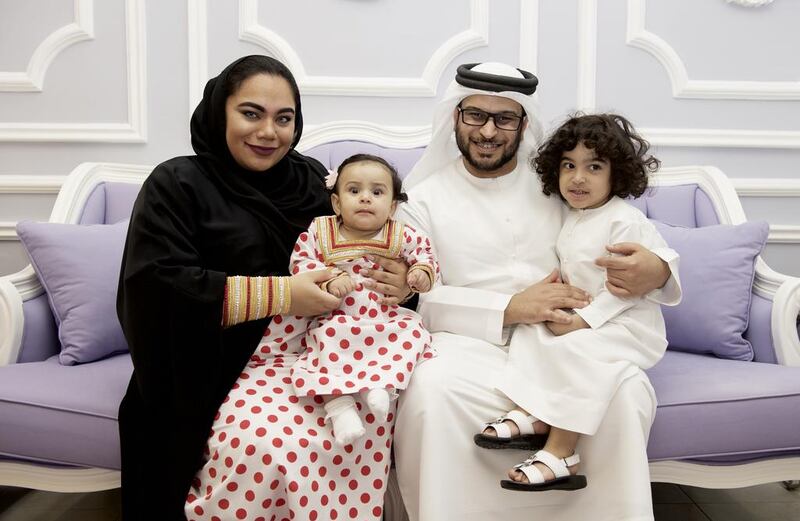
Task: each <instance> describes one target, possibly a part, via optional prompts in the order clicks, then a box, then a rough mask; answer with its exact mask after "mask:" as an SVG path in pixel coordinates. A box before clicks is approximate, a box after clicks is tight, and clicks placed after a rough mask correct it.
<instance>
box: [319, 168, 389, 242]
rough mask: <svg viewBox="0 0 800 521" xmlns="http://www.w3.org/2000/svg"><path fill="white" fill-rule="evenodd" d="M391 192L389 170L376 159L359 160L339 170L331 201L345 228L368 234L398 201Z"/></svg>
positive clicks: (385, 218)
mask: <svg viewBox="0 0 800 521" xmlns="http://www.w3.org/2000/svg"><path fill="white" fill-rule="evenodd" d="M392 195H393V194H392V176H391V174H390V173H389V172H388V171H387V170H386V169H385V168H384V167H383V166H382V165H380V164H379V163H373V162H371V161H360V162H358V163H352V164H349V165H347V166H346V167H345V168H344V170H342V172H341V173H340V174H339V179H338V182H337V190H336V193H335V194H333V195H332V196H331V202H332V203H333V209H334V211H335V212H336V215H338V216H339V217H341V219H342V223H343V224H344V226H345V228H346V229H347V231H349V232H351V233H352V232H356V234H357V235H358V236H359V237H362V238H368V237H371V236H373V235H375V234H376V233H378V231H379V230H380V229H381V228H382V227H383V225H384V224H386V221H387V220H388V219H389V218H390V217H391V216H392V214H393V213H394V209H395V207H396V206H397V205H396V203H395V201H394V200H393V197H392Z"/></svg>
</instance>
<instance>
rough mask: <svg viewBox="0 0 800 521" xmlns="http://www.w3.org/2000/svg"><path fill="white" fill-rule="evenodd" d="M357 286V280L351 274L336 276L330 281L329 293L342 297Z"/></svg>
mask: <svg viewBox="0 0 800 521" xmlns="http://www.w3.org/2000/svg"><path fill="white" fill-rule="evenodd" d="M355 288H356V284H355V282H353V279H351V278H350V276H349V275H344V276H342V277H339V278H336V279H334V280H332V281H330V282H329V283H328V287H327V290H328V293H330V294H331V295H333V296H334V297H339V298H342V297H344V296H345V295H347V294H348V293H350V292H351V291H353V290H354V289H355Z"/></svg>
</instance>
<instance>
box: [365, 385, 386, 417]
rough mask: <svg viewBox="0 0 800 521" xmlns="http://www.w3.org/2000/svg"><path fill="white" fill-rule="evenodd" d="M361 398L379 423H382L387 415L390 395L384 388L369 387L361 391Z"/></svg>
mask: <svg viewBox="0 0 800 521" xmlns="http://www.w3.org/2000/svg"><path fill="white" fill-rule="evenodd" d="M361 398H363V399H364V401H365V402H367V407H369V411H370V412H371V413H372V414H374V415H375V418H376V419H377V420H378V422H379V423H384V422H385V421H386V419H387V418H388V417H389V402H390V401H391V398H392V397H391V395H390V394H389V391H387V390H386V389H384V388H382V387H381V388H377V389H370V390H368V391H362V392H361Z"/></svg>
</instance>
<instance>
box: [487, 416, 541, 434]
mask: <svg viewBox="0 0 800 521" xmlns="http://www.w3.org/2000/svg"><path fill="white" fill-rule="evenodd" d="M506 420H511V421H512V422H514V423H515V424H516V426H517V428H518V429H519V434H520V436H521V435H525V434H535V431H534V430H533V424H534V422H537V421H539V419H538V418H536V417H535V416H530V415H527V414H525V413H524V412H522V411H520V410H518V409H514V410H513V411H509V412H507V413H506V414H505V415H503V416H501V417H499V418H497V419H496V420H494V421H493V422H490V423H484V424H483V425H482V426H481V432H483V431H485V430H486V429H488V428H490V427H491V428H492V429H494V431H495V432H496V433H497V437H498V438H501V439H511V437H512V436H511V429H510V428H509V426H508V425H506V424H505V423H503V422H504V421H506Z"/></svg>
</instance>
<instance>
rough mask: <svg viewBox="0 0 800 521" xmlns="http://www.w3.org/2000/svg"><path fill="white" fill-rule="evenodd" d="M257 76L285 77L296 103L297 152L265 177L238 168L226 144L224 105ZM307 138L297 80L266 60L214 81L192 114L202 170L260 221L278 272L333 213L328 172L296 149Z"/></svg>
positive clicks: (238, 64)
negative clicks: (312, 227)
mask: <svg viewBox="0 0 800 521" xmlns="http://www.w3.org/2000/svg"><path fill="white" fill-rule="evenodd" d="M257 74H269V75H272V76H278V77H281V78H284V79H285V80H286V81H287V82H288V83H289V86H290V87H291V89H292V92H293V94H294V100H295V130H294V140H293V142H292V147H291V149H290V150H289V153H288V154H286V156H285V157H284V158H283V159H281V160H280V161H279V162H278V163H276V164H275V165H274V166H273V167H272V168H270V169H268V170H265V171H263V172H253V171H251V170H247V169H246V168H243V167H241V166H239V164H238V163H237V162H236V160H235V159H234V158H233V156H232V155H231V153H230V150H229V149H228V145H227V142H226V140H225V119H226V118H225V103H226V101H227V99H228V97H229V96H230V95H231V94H233V93H234V92H235V91H236V90H237V89H238V88H239V86H240V85H241V83H242V82H243V81H245V80H246V79H248V78H250V77H252V76H254V75H257ZM302 133H303V112H302V110H301V105H300V92H299V89H298V88H297V83H296V82H295V80H294V77H293V76H292V74H291V72H290V71H289V69H287V68H286V66H285V65H283V64H282V63H281V62H279V61H278V60H275V59H274V58H270V57H268V56H262V55H251V56H245V57H244V58H240V59H238V60H236V61H235V62H233V63H231V64H230V65H229V66H228V67H226V68H225V70H223V71H222V72H221V73H220V74H219V76H217V77H216V78H212V79H211V80H209V81H208V83H207V84H206V87H205V90H204V91H203V99H202V100H201V101H200V104H199V105H198V106H197V109H195V111H194V114H193V115H192V120H191V134H192V147H193V148H194V151H195V153H196V154H197V158H196V160H197V162H198V164H199V166H200V168H201V169H202V170H203V171H204V172H205V173H206V174H207V175H209V176H210V177H212V178H213V179H214V180H215V182H216V184H217V186H218V187H219V189H220V191H221V192H222V193H223V194H224V195H225V196H226V197H227V198H230V199H231V200H234V201H236V202H237V203H238V204H239V205H241V206H242V207H243V208H245V209H247V210H248V211H249V212H251V213H252V214H254V215H255V216H256V217H257V218H258V220H259V222H260V223H261V225H262V226H263V228H264V231H265V235H266V237H267V240H268V241H270V243H271V244H274V246H275V248H274V249H271V251H272V253H273V255H272V256H271V258H270V259H262V260H263V261H264V262H265V263H266V264H267V265H268V266H270V267H271V268H272V269H273V270H285V269H286V266H287V265H288V262H289V255H290V254H291V250H292V247H293V245H294V243H295V241H296V240H297V236H298V235H299V234H300V233H301V232H303V231H305V230H306V228H307V227H308V225H309V224H310V222H311V220H312V219H313V218H314V217H317V216H319V215H325V214H330V213H332V209H331V205H330V198H329V195H328V193H327V192H326V190H325V180H324V178H325V175H326V174H327V170H326V169H325V168H324V167H323V166H322V164H321V163H319V162H318V161H316V160H314V159H312V158H308V157H305V156H303V155H301V154H299V153H298V152H296V151H295V150H294V147H295V146H296V145H297V143H298V142H299V141H300V137H301V135H302Z"/></svg>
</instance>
